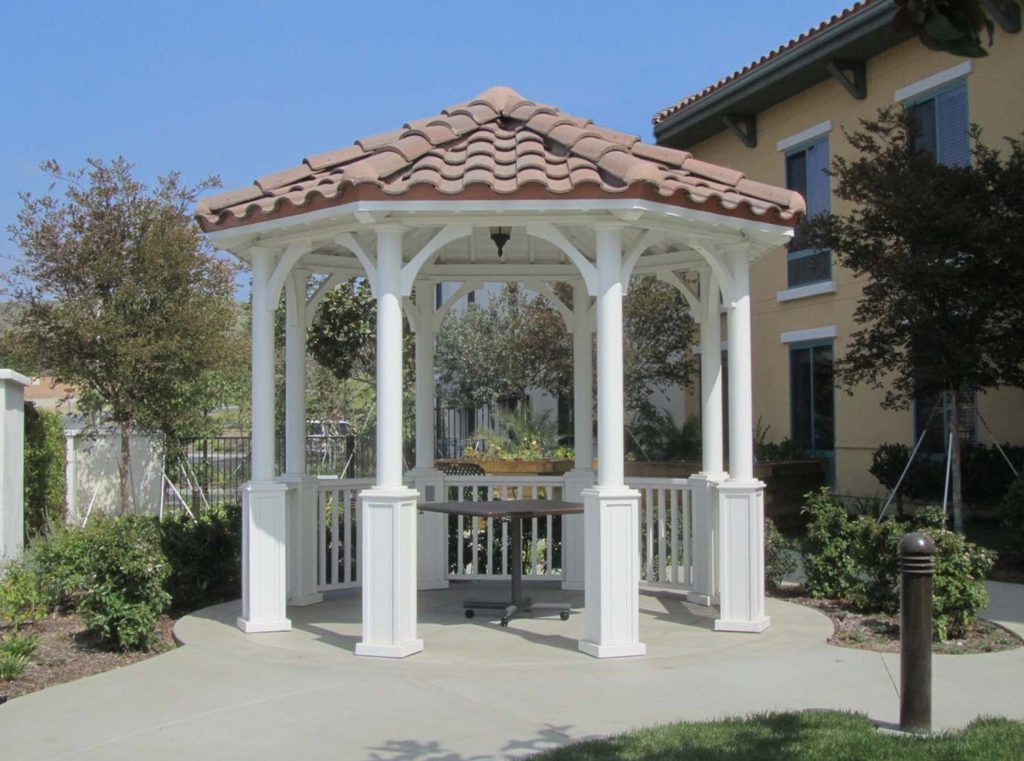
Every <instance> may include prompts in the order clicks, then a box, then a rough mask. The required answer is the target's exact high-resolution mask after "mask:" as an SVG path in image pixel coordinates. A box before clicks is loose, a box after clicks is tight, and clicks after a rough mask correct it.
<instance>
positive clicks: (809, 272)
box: [786, 138, 832, 288]
mask: <svg viewBox="0 0 1024 761" xmlns="http://www.w3.org/2000/svg"><path fill="white" fill-rule="evenodd" d="M826 169H828V138H824V139H821V140H816V141H814V142H812V143H809V144H804V145H803V146H802V147H800V148H797V149H795V150H791V151H789V152H788V153H787V154H786V187H787V188H789V189H790V190H795V191H796V192H798V193H800V195H802V196H803V197H804V198H805V199H806V201H807V218H808V219H810V218H811V217H814V216H816V215H818V214H822V213H824V212H827V211H829V210H830V209H831V208H832V194H831V189H830V187H829V177H828V175H827V174H825V170H826ZM804 229H805V228H804V225H801V226H800V227H799V228H797V231H796V235H795V236H794V238H793V242H792V243H790V244H789V255H788V257H787V259H788V265H787V267H788V282H789V286H790V287H791V288H792V287H794V286H800V285H806V284H808V283H818V282H821V281H824V280H831V279H832V253H831V252H830V251H820V250H817V249H813V248H808V247H807V245H806V242H805V241H804Z"/></svg>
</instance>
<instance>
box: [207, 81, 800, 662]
mask: <svg viewBox="0 0 1024 761" xmlns="http://www.w3.org/2000/svg"><path fill="white" fill-rule="evenodd" d="M803 209H804V205H803V200H802V199H801V197H800V196H799V195H798V194H796V193H794V192H792V191H789V190H786V189H783V188H778V187H773V186H769V185H765V184H762V183H758V182H754V181H752V180H749V179H747V178H745V177H744V176H743V174H742V173H740V172H736V171H733V170H731V169H727V168H724V167H720V166H715V165H712V164H708V163H706V162H702V161H699V160H697V159H694V158H693V157H692V156H690V155H689V154H688V153H685V152H682V151H676V150H672V149H668V148H663V147H659V146H652V145H646V144H644V143H642V142H641V141H640V139H639V138H637V137H634V136H631V135H626V134H623V133H620V132H616V131H613V130H609V129H605V128H602V127H598V126H595V125H594V124H592V123H591V122H590V121H589V120H587V119H581V118H578V117H575V116H570V115H568V114H565V113H563V112H561V111H559V110H558V109H557V108H554V107H552V106H548V105H544V104H540V103H535V102H533V101H530V100H527V99H526V98H524V97H522V96H521V95H519V94H518V93H516V92H514V91H513V90H510V89H508V88H505V87H495V88H492V89H490V90H488V91H486V92H484V93H482V94H481V95H480V96H478V97H477V98H474V99H473V100H471V101H468V102H466V103H461V104H458V105H456V106H452V107H450V108H447V109H445V110H444V111H442V112H441V114H440V115H438V116H434V117H428V118H424V119H418V120H416V121H412V122H409V123H408V124H406V125H404V126H403V127H402V128H401V129H398V130H395V131H393V132H389V133H386V134H383V135H378V136H375V137H371V138H367V139H363V140H358V141H356V143H355V144H354V145H351V146H349V147H347V148H342V149H340V150H336V151H331V152H328V153H324V154H320V155H317V156H311V157H309V158H306V159H305V160H304V161H303V162H302V164H301V165H299V166H297V167H295V168H292V169H286V170H284V171H281V172H278V173H276V174H272V175H268V176H266V177H262V178H260V179H258V180H256V182H255V183H254V184H253V185H252V186H251V187H247V188H242V189H240V190H234V191H231V192H227V193H223V194H220V195H216V196H213V197H209V198H206V199H204V200H203V201H202V202H201V203H200V204H199V207H198V208H197V212H196V215H197V218H198V220H199V223H200V224H201V225H202V227H203V229H204V231H205V232H206V233H207V235H208V237H209V239H210V240H211V242H212V243H213V244H214V245H216V246H217V247H218V248H221V249H225V250H228V251H230V252H232V253H233V254H235V255H236V256H238V257H239V258H241V259H243V260H245V261H247V262H249V263H250V264H251V265H252V273H253V283H252V310H253V314H252V334H253V336H252V337H253V342H252V344H253V349H252V437H253V441H252V480H251V481H250V482H249V483H248V484H247V485H246V489H245V499H244V505H243V523H244V525H243V561H242V563H243V589H242V615H241V617H240V618H239V620H238V625H239V627H240V628H241V629H242V630H243V631H246V632H266V631H281V630H287V629H288V628H290V623H289V620H288V618H287V613H286V606H287V605H288V604H292V605H307V604H313V603H316V602H319V601H320V600H321V599H322V597H321V594H322V591H323V590H324V589H327V588H341V587H344V586H348V585H352V586H354V585H358V586H361V589H362V611H363V617H362V641H361V642H360V643H359V644H358V645H357V648H356V652H357V654H361V655H373V656H385V657H404V656H407V655H410V654H412V653H415V652H418V651H419V650H421V649H422V647H423V643H422V641H421V640H419V639H418V638H417V626H416V596H417V588H421V589H422V588H438V587H443V586H445V585H447V582H448V579H449V578H450V573H449V570H450V569H449V568H448V535H447V532H448V523H447V516H442V515H437V514H430V513H423V514H418V511H417V502H418V501H419V502H424V501H443V500H444V499H446V495H447V494H448V491H447V490H448V488H449V487H450V485H451V484H450V482H449V479H446V477H445V476H444V474H442V473H440V472H439V471H438V470H436V469H435V468H434V462H433V452H434V430H433V426H434V416H433V393H434V371H433V355H432V353H433V342H434V332H435V330H436V328H437V326H438V325H439V323H440V320H441V318H442V317H443V315H444V313H445V312H446V311H447V309H448V308H449V307H450V306H451V304H452V303H453V302H454V301H455V300H456V299H458V298H460V297H461V296H463V295H465V294H466V293H467V292H469V291H470V290H473V289H475V288H478V287H480V286H481V285H482V284H483V283H486V282H502V281H519V282H522V283H524V284H525V285H526V286H527V287H529V288H531V289H533V290H535V291H537V292H539V293H542V294H544V295H545V296H547V297H548V298H549V299H551V300H552V301H553V302H554V303H555V305H556V306H557V307H558V308H559V310H560V311H561V312H562V314H563V316H564V317H565V319H566V321H567V324H568V325H569V328H570V330H571V331H572V332H573V335H574V351H573V359H574V367H575V385H574V389H575V395H574V396H575V403H574V404H575V407H574V419H575V445H576V452H577V459H576V463H575V466H576V467H575V468H574V469H573V470H572V471H570V472H569V473H568V474H566V475H565V476H564V477H559V478H558V479H557V484H556V483H554V482H553V481H552V482H550V483H549V482H545V483H544V484H541V485H538V483H539V482H540V481H541V480H542V479H533V480H532V481H531V485H519V486H515V485H513V487H512V488H513V490H512V491H507V492H505V493H506V494H514V493H515V489H520V492H519V493H520V494H522V493H528V490H529V489H533V490H534V491H533V494H534V495H535V496H536V495H537V494H541V493H547V494H548V495H549V497H550V494H552V493H554V491H555V490H558V491H560V492H561V494H562V496H563V499H565V500H570V501H578V502H582V503H584V506H585V507H584V513H583V516H582V517H580V516H575V517H572V518H570V517H566V518H564V524H563V526H562V528H561V539H562V557H561V576H560V577H559V578H560V579H561V581H562V583H563V586H565V587H566V588H577V589H578V588H580V587H582V588H583V589H584V590H585V611H584V614H585V616H586V624H585V631H586V634H585V637H584V639H583V640H581V641H580V643H579V646H580V649H581V650H582V651H583V652H585V653H588V654H591V655H594V656H597V657H616V656H635V655H642V654H644V652H645V648H644V645H643V643H642V641H641V637H640V632H639V630H638V589H639V586H640V584H641V583H642V582H644V581H646V582H647V583H652V582H657V583H658V585H660V586H675V587H677V588H681V589H682V590H683V591H685V592H686V593H687V594H688V595H689V596H690V598H691V599H693V600H696V601H698V602H701V603H703V604H712V603H717V604H718V605H719V606H720V614H719V616H718V618H717V620H716V623H715V626H716V628H717V629H719V630H727V631H746V632H759V631H762V630H763V629H765V628H766V627H767V626H768V624H769V621H768V619H767V617H766V616H765V615H764V571H763V566H764V558H763V513H764V508H763V487H764V485H763V484H762V483H760V482H759V481H757V480H755V479H754V476H753V442H752V420H751V417H752V409H751V370H750V288H749V266H750V262H751V261H752V260H754V259H755V258H757V257H758V256H760V255H761V254H763V253H764V252H766V251H768V250H769V249H771V248H773V247H775V246H778V245H780V244H783V243H785V242H786V241H787V240H788V239H789V238H790V237H791V235H792V227H793V225H794V224H795V223H796V221H797V219H798V217H799V215H800V214H801V213H802V212H803ZM499 225H500V226H502V227H508V228H510V229H511V240H510V242H509V243H508V244H507V245H506V246H505V250H504V256H503V257H502V258H501V259H499V258H498V256H497V255H496V251H495V247H494V244H493V243H492V242H491V240H490V229H491V228H492V227H493V226H499ZM651 274H653V275H656V276H657V277H659V278H661V279H662V280H664V281H666V282H668V283H671V284H672V285H673V286H675V287H676V288H678V289H679V290H680V291H681V292H682V293H683V294H684V295H685V297H686V299H687V301H688V302H689V305H690V307H691V309H692V314H693V315H694V317H695V318H696V319H697V320H698V322H699V323H700V344H701V352H702V353H701V360H702V361H701V404H702V415H701V419H702V439H703V452H704V454H703V463H702V465H703V469H702V472H701V473H700V474H698V475H697V476H694V477H691V478H689V479H672V480H671V483H666V484H645V485H643V486H642V488H640V489H637V488H631V487H636V486H637V484H635V483H631V484H627V483H626V479H625V478H624V465H623V402H622V400H623V373H622V354H623V344H622V341H623V334H622V298H623V295H624V293H625V292H626V290H627V288H628V286H629V280H630V277H631V276H632V275H651ZM313 275H326V276H327V279H326V280H324V281H323V282H321V283H320V285H319V286H318V287H317V288H316V290H315V291H314V292H312V293H310V282H311V281H310V278H311V276H313ZM352 277H364V278H366V279H367V281H368V282H369V284H370V286H371V288H372V291H373V294H374V296H375V298H376V300H377V474H376V479H375V481H374V482H373V483H366V484H363V483H359V482H350V483H335V484H328V485H326V486H325V484H324V483H323V482H322V481H320V480H318V479H315V478H311V477H309V476H306V475H305V473H306V463H305V417H306V416H305V335H306V328H307V325H308V322H309V320H310V319H311V316H312V313H313V310H314V308H315V306H316V303H317V302H318V301H319V299H320V298H321V297H322V295H323V294H324V293H325V292H326V290H327V289H329V288H331V287H333V286H334V285H336V284H338V283H340V282H342V281H344V280H345V279H347V278H352ZM439 282H446V283H460V284H461V286H460V288H459V289H458V290H457V291H456V293H455V294H454V296H453V297H452V298H450V299H449V300H448V301H447V302H446V303H445V304H444V305H441V307H440V308H439V309H438V308H436V305H435V304H434V293H435V288H434V285H435V284H436V283H439ZM556 282H566V283H571V284H572V287H573V302H572V306H571V307H569V306H568V305H565V304H562V303H561V302H560V301H559V300H558V299H557V297H556V296H555V295H554V293H553V291H552V289H551V287H550V284H552V283H556ZM282 291H283V292H284V294H285V296H286V303H287V329H286V347H285V357H286V400H285V418H286V424H285V430H286V433H285V473H284V475H282V476H280V477H275V470H274V440H275V436H274V392H273V388H274V377H273V375H274V364H273V356H274V329H273V312H274V309H275V307H276V305H277V304H278V301H279V299H280V296H281V293H282ZM413 294H415V298H413ZM722 311H724V312H725V314H726V324H727V331H728V340H729V351H728V363H729V367H728V370H729V372H728V383H729V389H728V392H729V393H728V398H729V416H728V419H729V440H730V442H731V445H730V447H729V463H728V469H726V467H725V462H724V459H723V445H722V440H723V425H722V420H723V415H722V412H723V410H722V382H721V377H722V372H721V359H720V358H721V354H720V348H719V347H720V344H721V340H722V337H721V313H722ZM403 319H407V320H408V321H409V324H410V326H411V327H412V329H413V330H414V331H415V333H416V464H415V468H414V469H413V470H411V471H410V472H408V473H403V466H402V348H401V347H402V328H403ZM595 330H596V337H597V418H596V420H597V439H598V441H597V458H598V465H597V472H596V474H595V473H594V471H593V469H592V461H591V453H592V449H593V443H592V436H593V434H592V431H593V417H592V416H593V412H592V406H593V405H592V397H591V388H592V372H593V368H592V366H591V365H592V359H591V346H592V337H593V331H595ZM493 478H494V479H500V478H501V477H493ZM505 480H506V481H508V480H509V479H507V478H506V479H505ZM639 480H640V479H631V481H639ZM478 481H479V482H481V483H482V484H484V485H485V486H486V485H487V484H486V482H487V479H478ZM459 483H461V482H459ZM459 483H456V484H455V487H453V488H456V489H457V488H458V487H459ZM492 486H494V487H495V488H500V486H495V485H494V484H491V485H490V486H487V488H491V487H492ZM328 488H329V489H333V491H332V495H333V496H332V497H331V500H332V501H331V502H330V504H333V505H334V506H335V509H334V510H333V511H332V514H331V516H330V520H332V521H333V524H332V525H331V526H328V527H327V528H325V526H326V524H325V520H328V519H326V518H325V517H324V516H325V513H324V510H323V505H324V504H326V503H325V502H324V499H323V492H324V490H325V489H328ZM505 488H506V489H508V488H509V487H508V484H506V485H505ZM488 493H490V492H488ZM349 494H351V495H353V497H352V500H353V502H352V505H353V509H351V510H345V511H344V516H343V517H341V518H339V515H340V514H341V512H342V511H341V508H340V507H339V506H343V505H347V504H349V503H348V502H346V499H348V496H347V495H349ZM356 494H358V507H356V506H355V496H354V495H356ZM339 521H341V522H339ZM460 525H461V524H460ZM474 525H475V524H474ZM549 526H550V523H549ZM666 527H667V528H666ZM327 529H329V531H328V530H327ZM488 530H490V527H489V529H488ZM325 532H327V533H325ZM488 536H490V534H488ZM549 536H550V535H549ZM325 537H327V538H326V540H325ZM549 546H550V542H549ZM325 548H326V549H325ZM549 552H550V550H549ZM339 553H340V555H339ZM642 553H643V555H644V557H642V556H641V555H642ZM339 557H341V560H339ZM355 558H358V563H357V564H356V563H355V562H354V559H355ZM549 558H550V556H549ZM514 560H518V559H514ZM549 565H550V563H549ZM505 566H506V570H507V557H506V559H505ZM491 570H492V569H491V566H490V565H488V573H490V571H491Z"/></svg>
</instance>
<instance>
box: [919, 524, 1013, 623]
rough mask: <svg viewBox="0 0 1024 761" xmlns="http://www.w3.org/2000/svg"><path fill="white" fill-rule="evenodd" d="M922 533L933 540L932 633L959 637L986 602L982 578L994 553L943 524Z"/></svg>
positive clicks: (987, 572) (990, 563) (986, 596)
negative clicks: (933, 630)
mask: <svg viewBox="0 0 1024 761" xmlns="http://www.w3.org/2000/svg"><path fill="white" fill-rule="evenodd" d="M924 533H925V534H927V535H928V536H930V537H931V539H932V541H933V542H935V580H934V582H933V584H934V591H933V597H932V623H933V625H934V628H935V637H936V638H937V639H939V640H940V641H944V640H946V639H947V638H949V637H953V638H958V637H962V636H964V634H965V633H966V630H967V627H968V626H969V625H970V624H972V623H974V621H975V620H977V618H978V613H980V612H981V611H982V610H983V609H984V608H985V607H986V606H987V605H988V593H987V592H986V591H985V585H984V583H983V582H984V580H985V577H986V576H988V574H989V572H990V571H991V570H992V566H993V565H994V564H995V553H993V552H991V551H990V550H986V549H984V548H982V547H979V546H978V545H976V544H973V543H971V542H968V541H967V540H966V539H964V538H963V537H962V536H961V535H960V534H957V533H955V532H953V531H949V530H948V529H945V528H926V529H924Z"/></svg>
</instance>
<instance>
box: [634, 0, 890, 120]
mask: <svg viewBox="0 0 1024 761" xmlns="http://www.w3.org/2000/svg"><path fill="white" fill-rule="evenodd" d="M886 1H887V0H858V2H856V3H854V4H853V5H852V6H850V7H849V8H846V9H844V10H842V11H840V12H839V13H837V14H836V15H834V16H832V17H831V18H830V19H827V20H826V21H822V22H821V23H820V24H818V25H817V26H815V27H812V28H810V29H808V30H807V31H806V32H804V33H803V34H801V35H800V36H799V37H795V38H793V39H791V40H790V41H789V42H787V43H785V44H783V45H780V46H779V47H777V48H775V49H774V50H772V51H770V52H768V53H766V54H765V55H763V56H761V57H760V58H758V59H757V60H756V61H752V62H750V63H748V64H747V65H746V66H744V67H743V68H742V69H740V70H738V71H734V72H733V73H732V74H729V75H728V76H727V77H724V78H723V79H720V80H718V81H717V82H715V83H714V84H711V85H708V86H707V87H705V88H704V89H703V90H701V91H700V92H696V93H694V94H692V95H688V96H686V97H685V98H683V99H682V100H680V101H678V102H676V103H673V104H672V105H671V106H669V107H668V108H665V109H662V110H661V111H659V112H658V113H656V114H655V115H654V116H653V117H652V118H651V122H652V123H653V124H661V123H662V122H663V121H665V120H666V119H667V118H668V117H670V116H672V115H673V114H675V113H678V112H680V111H682V110H683V109H685V108H687V107H689V106H692V105H693V104H694V103H696V102H697V101H699V100H701V99H702V98H705V97H707V96H708V95H710V94H711V93H713V92H715V91H716V90H720V89H721V88H722V87H724V86H725V85H727V84H729V83H730V82H734V81H735V80H737V79H739V78H740V77H743V76H745V75H747V74H750V73H751V72H752V71H755V70H756V69H759V68H761V67H762V66H764V65H765V64H767V63H769V62H771V61H774V60H775V59H777V58H778V57H779V56H781V55H782V54H784V53H787V52H789V51H790V50H792V49H793V48H795V47H797V46H799V45H802V44H804V43H806V42H807V41H808V40H811V39H813V38H814V37H817V36H818V35H820V34H821V33H822V32H825V31H826V30H829V29H832V28H833V27H835V26H836V25H837V24H840V23H842V22H844V21H846V20H847V19H848V18H850V17H851V16H854V15H855V14H857V13H860V12H861V11H863V10H864V9H866V8H868V7H869V6H873V5H877V4H878V3H880V2H886Z"/></svg>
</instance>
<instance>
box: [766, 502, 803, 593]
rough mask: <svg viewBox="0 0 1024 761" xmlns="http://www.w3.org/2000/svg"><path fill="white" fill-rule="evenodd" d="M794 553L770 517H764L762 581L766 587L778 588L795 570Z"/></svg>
mask: <svg viewBox="0 0 1024 761" xmlns="http://www.w3.org/2000/svg"><path fill="white" fill-rule="evenodd" d="M796 566H797V562H796V555H795V554H794V553H793V549H792V547H790V544H789V541H788V540H787V539H786V537H784V536H783V535H782V533H781V532H780V531H779V530H778V529H777V528H776V527H775V522H774V521H773V520H772V519H771V518H765V519H764V581H765V585H766V586H767V587H768V589H778V588H779V587H781V586H782V582H783V580H784V579H785V578H786V577H787V576H789V575H790V574H791V573H793V571H795V570H796Z"/></svg>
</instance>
